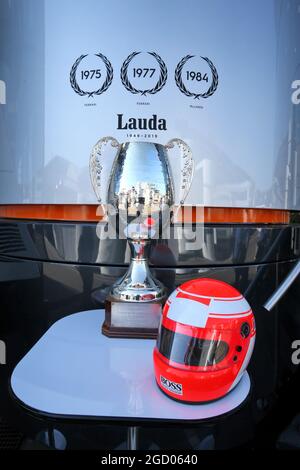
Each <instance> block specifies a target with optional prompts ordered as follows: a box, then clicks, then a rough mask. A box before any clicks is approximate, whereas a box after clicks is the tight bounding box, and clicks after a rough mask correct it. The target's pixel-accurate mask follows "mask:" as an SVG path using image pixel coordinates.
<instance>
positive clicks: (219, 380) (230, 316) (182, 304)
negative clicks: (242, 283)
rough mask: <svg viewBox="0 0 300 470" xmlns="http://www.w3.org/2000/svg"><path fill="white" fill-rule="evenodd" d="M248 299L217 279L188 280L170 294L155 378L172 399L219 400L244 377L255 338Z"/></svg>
mask: <svg viewBox="0 0 300 470" xmlns="http://www.w3.org/2000/svg"><path fill="white" fill-rule="evenodd" d="M255 334H256V332H255V320H254V315H253V313H252V310H251V307H250V305H249V304H248V302H247V301H246V299H245V298H244V297H243V296H242V295H241V294H240V293H239V292H238V291H237V290H236V289H235V288H234V287H232V286H230V285H229V284H226V283H225V282H222V281H217V280H215V279H205V278H202V279H195V280H192V281H188V282H185V283H184V284H182V285H181V286H180V287H178V288H177V289H176V290H175V291H174V292H173V293H172V294H171V295H170V297H169V298H168V300H167V302H166V304H165V306H164V309H163V313H162V318H161V323H160V329H159V333H158V338H157V344H156V347H155V349H154V352H153V359H154V370H155V377H156V382H157V384H158V386H159V387H160V389H161V390H162V391H163V392H164V393H166V394H167V395H168V396H170V397H171V398H174V399H177V400H180V401H183V402H191V403H200V402H208V401H212V400H216V399H218V398H221V397H223V396H224V395H226V394H227V393H228V392H230V391H231V390H232V389H233V388H234V387H235V386H236V385H237V384H238V382H239V381H240V379H241V378H242V375H243V373H244V371H245V369H246V367H247V365H248V363H249V361H250V358H251V355H252V351H253V348H254V343H255Z"/></svg>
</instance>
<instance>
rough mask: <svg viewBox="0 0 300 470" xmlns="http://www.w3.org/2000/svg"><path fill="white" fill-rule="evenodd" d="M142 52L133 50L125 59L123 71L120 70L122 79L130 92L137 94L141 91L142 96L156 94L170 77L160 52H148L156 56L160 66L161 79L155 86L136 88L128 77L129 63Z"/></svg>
mask: <svg viewBox="0 0 300 470" xmlns="http://www.w3.org/2000/svg"><path fill="white" fill-rule="evenodd" d="M140 53H141V52H132V54H130V55H129V56H128V57H127V58H126V59H125V60H124V62H123V64H122V67H121V71H120V76H121V81H122V83H123V85H124V87H125V88H126V90H128V91H130V93H133V94H135V95H136V94H138V93H140V94H141V95H142V96H146V95H147V94H148V95H155V93H158V92H159V91H160V90H161V89H162V88H163V87H164V85H165V84H166V81H167V78H168V70H167V66H166V64H165V63H164V61H163V60H162V58H161V57H160V56H159V55H158V54H156V52H148V54H150V55H151V56H152V57H154V58H155V59H156V60H157V62H158V65H159V68H160V76H159V79H158V81H157V83H156V85H155V87H154V88H150V89H148V90H138V89H137V88H134V87H133V86H132V85H131V83H130V81H129V79H128V74H127V71H128V67H129V64H130V62H131V61H132V59H133V58H134V57H135V56H137V55H138V54H140Z"/></svg>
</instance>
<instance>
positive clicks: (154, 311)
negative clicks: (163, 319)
mask: <svg viewBox="0 0 300 470" xmlns="http://www.w3.org/2000/svg"><path fill="white" fill-rule="evenodd" d="M162 306H163V302H162V301H154V302H123V301H116V300H114V299H112V298H111V297H110V296H108V297H107V299H106V302H105V320H104V323H103V325H102V333H103V334H104V335H105V336H108V337H110V338H143V339H147V338H148V339H156V337H157V333H158V325H159V321H160V316H161V312H162Z"/></svg>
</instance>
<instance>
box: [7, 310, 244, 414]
mask: <svg viewBox="0 0 300 470" xmlns="http://www.w3.org/2000/svg"><path fill="white" fill-rule="evenodd" d="M103 318H104V311H103V310H90V311H86V312H80V313H76V314H73V315H70V316H68V317H65V318H63V319H62V320H59V321H57V322H56V323H55V324H54V325H53V326H52V327H51V328H50V329H49V330H48V331H47V332H46V333H45V334H44V336H43V337H42V338H41V339H40V340H39V341H38V342H37V343H36V344H35V346H33V348H32V349H31V350H30V351H29V352H28V354H26V356H25V357H24V358H23V359H22V360H21V361H20V363H19V364H18V365H17V366H16V368H15V370H14V372H13V374H12V377H11V387H12V390H13V392H14V394H15V396H16V397H17V398H18V399H19V400H20V401H21V402H22V403H23V404H25V405H26V406H27V407H30V408H32V409H34V410H36V411H39V412H42V413H47V414H48V413H50V414H55V415H63V416H64V417H68V416H69V417H79V416H81V417H91V418H95V417H97V418H99V419H103V420H106V419H107V420H108V419H112V418H119V419H122V418H124V419H128V420H134V419H135V418H136V419H160V420H202V419H207V418H211V417H215V416H219V415H222V414H224V413H227V412H229V411H232V410H233V409H234V408H236V407H238V406H239V405H240V404H241V403H242V402H243V401H244V400H245V399H246V398H247V396H248V394H249V391H250V379H249V376H248V374H247V373H245V374H244V376H243V377H242V379H241V381H240V382H239V384H238V385H237V386H236V388H235V389H234V390H232V391H231V392H230V393H229V394H228V395H227V396H226V397H224V398H222V399H220V400H218V401H215V402H212V403H208V404H203V405H189V404H182V403H178V402H176V401H174V400H171V399H170V398H168V397H167V396H166V395H164V394H163V393H162V392H161V391H160V389H159V388H158V387H157V385H156V382H155V378H154V372H153V362H152V351H153V348H154V345H155V341H154V340H143V339H113V338H107V337H105V336H103V335H102V334H101V325H102V322H103Z"/></svg>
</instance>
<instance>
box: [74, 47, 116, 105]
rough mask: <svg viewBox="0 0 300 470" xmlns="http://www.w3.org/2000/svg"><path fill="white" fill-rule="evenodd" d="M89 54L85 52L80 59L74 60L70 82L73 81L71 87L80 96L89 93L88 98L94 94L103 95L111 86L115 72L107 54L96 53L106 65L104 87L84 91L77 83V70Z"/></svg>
mask: <svg viewBox="0 0 300 470" xmlns="http://www.w3.org/2000/svg"><path fill="white" fill-rule="evenodd" d="M87 56H88V54H83V55H81V56H80V57H78V59H77V60H76V61H75V62H74V65H73V66H72V68H71V72H70V83H71V87H72V88H73V90H74V91H75V93H77V94H78V95H80V96H86V95H87V96H88V98H92V97H93V96H94V95H101V94H102V93H104V92H105V91H106V90H107V89H108V88H109V87H110V85H111V82H112V80H113V76H114V72H113V68H112V65H111V63H110V61H109V60H108V58H107V57H106V56H105V55H103V54H101V53H100V52H99V53H98V54H95V56H96V57H99V59H101V60H102V61H103V63H104V65H105V68H106V79H105V81H104V83H103V85H102V87H101V88H99V89H98V90H95V91H84V90H82V89H81V88H80V86H79V85H78V83H77V80H76V72H77V68H78V66H79V64H80V62H81V61H82V60H83V59H84V58H85V57H87Z"/></svg>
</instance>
